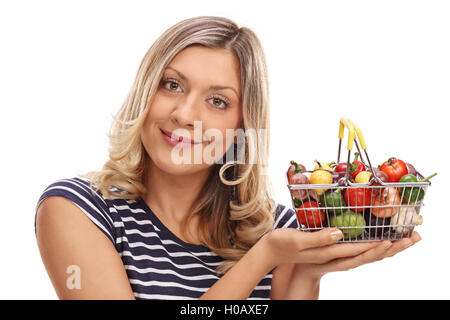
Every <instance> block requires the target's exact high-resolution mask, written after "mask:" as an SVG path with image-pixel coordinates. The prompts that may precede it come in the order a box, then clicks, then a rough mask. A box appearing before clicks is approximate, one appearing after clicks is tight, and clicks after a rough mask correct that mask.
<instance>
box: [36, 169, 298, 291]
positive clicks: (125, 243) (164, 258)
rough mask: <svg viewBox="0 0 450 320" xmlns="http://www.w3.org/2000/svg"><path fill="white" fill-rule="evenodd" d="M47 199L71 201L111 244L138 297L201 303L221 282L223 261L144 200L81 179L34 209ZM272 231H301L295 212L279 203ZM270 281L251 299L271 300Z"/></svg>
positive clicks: (61, 185)
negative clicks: (106, 192)
mask: <svg viewBox="0 0 450 320" xmlns="http://www.w3.org/2000/svg"><path fill="white" fill-rule="evenodd" d="M114 189H115V190H116V191H119V192H122V191H123V190H119V189H117V188H115V187H112V190H114ZM124 192H126V191H124ZM49 196H62V197H65V198H67V199H69V200H71V201H72V202H73V203H75V205H77V206H78V207H79V208H80V209H81V211H82V212H84V213H85V214H86V216H87V217H89V219H90V220H91V221H92V222H93V223H94V224H95V225H96V226H97V227H98V228H99V229H100V230H101V231H102V232H103V233H104V234H105V235H106V236H107V237H108V238H109V239H110V240H111V242H112V243H113V244H114V246H115V248H116V250H117V252H118V254H119V255H120V257H121V259H122V262H123V265H124V267H125V269H126V272H127V275H128V279H129V281H130V285H131V288H132V290H133V293H134V296H135V298H136V299H198V298H199V297H200V296H201V295H202V294H203V293H204V292H206V291H207V290H208V289H209V288H210V287H211V286H212V285H213V284H214V283H215V282H216V281H217V280H218V279H219V278H220V275H218V274H216V272H215V268H216V267H217V266H218V265H219V264H221V263H222V262H224V261H225V260H224V259H223V258H222V257H220V256H218V255H217V254H215V253H214V252H212V251H211V250H210V249H209V248H207V247H205V246H202V245H194V244H191V243H187V242H184V241H182V240H181V239H179V238H178V237H177V236H175V235H174V234H173V233H172V232H171V231H170V230H169V229H167V228H166V227H165V226H164V225H163V224H162V222H161V221H160V220H159V219H158V218H157V217H156V215H155V214H154V213H153V212H152V210H151V209H150V208H149V207H148V205H147V204H146V203H145V201H144V200H143V199H142V198H141V197H139V198H138V199H136V200H129V199H121V198H117V197H113V199H111V200H109V199H106V198H104V197H103V196H102V194H101V192H100V191H97V194H93V193H92V192H91V190H90V189H89V181H88V180H86V179H84V178H79V177H74V178H69V179H61V180H58V181H56V182H53V183H52V184H50V185H49V186H48V187H47V188H46V189H45V190H44V192H43V194H42V195H41V196H40V198H39V201H38V204H37V206H36V210H37V208H38V206H39V204H40V203H41V202H42V201H43V200H44V199H45V198H47V197H49ZM35 227H36V221H35ZM273 228H298V220H297V217H296V214H295V212H294V211H293V210H292V209H290V208H288V207H286V206H283V205H281V204H277V207H276V212H275V223H274V227H273ZM35 231H36V229H35ZM271 282H272V271H271V272H269V273H268V274H267V275H266V276H264V277H263V278H262V280H261V281H260V282H259V283H258V285H257V286H256V287H255V289H254V290H253V292H252V293H251V294H250V296H249V299H270V289H271Z"/></svg>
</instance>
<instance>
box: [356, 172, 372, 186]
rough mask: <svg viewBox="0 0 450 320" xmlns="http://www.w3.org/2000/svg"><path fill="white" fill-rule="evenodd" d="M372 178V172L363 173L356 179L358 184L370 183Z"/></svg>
mask: <svg viewBox="0 0 450 320" xmlns="http://www.w3.org/2000/svg"><path fill="white" fill-rule="evenodd" d="M371 177H372V172H370V171H361V172H360V173H358V174H357V175H356V177H355V182H356V183H368V182H369V181H370V178H371Z"/></svg>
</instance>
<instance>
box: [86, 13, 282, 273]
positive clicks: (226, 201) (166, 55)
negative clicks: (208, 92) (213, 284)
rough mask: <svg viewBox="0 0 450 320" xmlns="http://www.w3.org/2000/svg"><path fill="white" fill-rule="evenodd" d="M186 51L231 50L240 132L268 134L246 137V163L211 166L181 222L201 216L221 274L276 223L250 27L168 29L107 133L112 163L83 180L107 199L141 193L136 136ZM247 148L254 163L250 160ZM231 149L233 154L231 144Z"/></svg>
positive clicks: (198, 23) (261, 70)
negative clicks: (235, 70)
mask: <svg viewBox="0 0 450 320" xmlns="http://www.w3.org/2000/svg"><path fill="white" fill-rule="evenodd" d="M190 45H202V46H205V47H208V48H220V49H228V50H230V51H232V52H233V53H234V54H235V55H236V57H237V59H238V60H239V65H240V76H241V89H242V97H241V103H242V107H243V108H242V109H243V129H244V130H246V129H247V128H253V129H255V130H257V131H258V130H261V129H263V130H265V133H266V139H265V140H264V141H261V140H260V139H255V136H252V135H248V136H247V139H245V140H246V142H245V149H244V150H245V163H242V162H237V161H229V162H226V163H224V164H223V165H219V164H218V163H215V164H214V165H213V166H212V168H211V171H210V176H209V178H208V180H207V182H206V183H205V185H204V186H203V188H202V190H201V192H200V196H199V197H198V198H197V199H196V201H195V202H194V205H193V207H192V210H191V213H190V216H189V217H186V219H185V220H184V223H183V230H185V229H186V225H187V221H188V220H189V218H190V217H192V216H193V215H198V217H199V230H198V231H199V232H198V235H199V237H200V240H201V242H202V244H204V245H205V246H207V247H208V248H210V249H211V250H212V251H213V252H215V253H217V254H218V255H220V256H222V257H223V258H224V259H226V260H227V261H225V262H224V263H222V264H221V265H219V266H218V267H217V271H218V272H220V273H223V272H226V271H228V270H229V269H230V268H231V267H232V266H233V265H234V264H235V263H236V262H237V261H238V260H239V259H240V258H241V257H242V256H244V255H245V253H246V252H247V251H248V250H249V249H250V248H251V247H252V246H253V245H254V244H255V243H256V242H257V241H258V240H259V239H260V238H261V237H262V236H263V235H264V234H265V233H267V232H268V231H270V230H271V229H272V228H273V223H274V216H273V214H274V210H275V201H273V192H272V187H271V184H270V182H269V179H268V176H267V173H266V172H265V171H264V170H265V168H264V165H265V164H267V159H268V155H269V137H270V135H269V133H270V132H269V87H268V79H267V68H266V62H265V56H264V52H263V49H262V47H261V44H260V42H259V40H258V38H257V37H256V35H255V34H254V33H253V32H252V31H251V30H250V29H248V28H246V27H241V28H239V27H238V26H237V25H236V24H235V23H234V22H233V21H231V20H229V19H227V18H223V17H212V16H201V17H194V18H190V19H186V20H183V21H181V22H179V23H177V24H175V25H174V26H172V27H170V28H169V29H167V30H166V31H165V32H164V33H163V34H162V35H161V36H160V37H159V38H158V39H157V40H156V41H155V42H154V43H153V45H152V46H151V47H150V49H149V50H148V51H147V53H146V54H145V56H144V58H143V60H142V62H141V64H140V66H139V69H138V72H137V75H136V78H135V80H134V83H133V85H132V87H131V90H130V92H129V94H128V96H127V98H126V100H125V102H124V103H123V105H122V107H121V108H120V110H119V111H118V113H117V114H116V115H115V117H114V119H113V122H112V125H111V128H110V131H109V134H108V136H109V139H110V149H109V160H108V161H107V162H106V163H105V164H104V166H103V168H102V169H101V170H100V171H94V172H89V173H87V174H84V175H80V176H83V177H86V178H88V179H89V180H90V185H91V189H92V190H94V189H93V186H94V184H95V186H96V188H97V189H98V190H100V191H101V193H102V194H103V195H104V196H105V197H106V198H108V199H110V198H111V196H115V197H120V198H126V199H136V198H138V197H141V196H143V195H145V194H146V192H147V190H146V187H145V183H144V181H145V172H146V164H147V163H148V160H149V158H148V155H147V153H146V151H145V149H144V146H143V144H142V142H141V140H140V134H139V133H140V130H141V128H142V125H143V122H144V120H145V117H146V115H147V112H148V109H149V107H150V105H151V103H152V98H153V96H154V94H155V92H156V90H157V89H158V86H159V83H160V81H161V77H162V75H163V72H164V70H165V68H166V66H167V65H168V64H169V63H170V61H171V60H172V59H173V58H174V57H175V56H176V55H177V54H178V53H179V52H180V51H182V50H183V49H185V48H186V47H188V46H190ZM232 146H233V145H232ZM252 147H253V148H254V150H255V152H256V157H257V161H256V163H255V161H253V162H251V161H250V152H249V151H250V150H251V149H250V148H252ZM230 149H231V148H230ZM230 149H229V150H230ZM234 151H235V152H234V154H236V145H234ZM227 152H228V151H227ZM225 157H226V154H225V155H224V159H225ZM229 168H231V169H232V170H229ZM112 187H116V188H119V189H121V190H124V192H120V190H119V192H117V191H115V190H116V189H115V188H112ZM211 195H214V196H213V197H212V196H211Z"/></svg>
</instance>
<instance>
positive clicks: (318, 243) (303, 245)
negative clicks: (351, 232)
mask: <svg viewBox="0 0 450 320" xmlns="http://www.w3.org/2000/svg"><path fill="white" fill-rule="evenodd" d="M342 237H343V233H342V231H341V230H339V229H337V228H327V229H322V230H320V231H316V232H301V233H298V239H296V241H297V249H298V251H301V250H305V249H309V248H317V247H323V246H327V245H330V244H335V243H336V242H337V241H339V240H341V239H342Z"/></svg>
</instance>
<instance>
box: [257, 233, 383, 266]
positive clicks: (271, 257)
mask: <svg viewBox="0 0 450 320" xmlns="http://www.w3.org/2000/svg"><path fill="white" fill-rule="evenodd" d="M342 236H343V234H342V232H341V231H340V230H339V229H337V228H326V229H322V230H320V231H316V232H303V231H300V230H296V229H292V228H280V229H275V230H272V231H271V232H269V233H268V234H266V235H265V236H264V237H263V239H261V240H263V243H264V245H265V252H266V255H265V256H266V263H267V264H268V265H269V266H270V267H271V268H274V267H277V266H279V265H283V264H290V263H302V264H325V263H327V262H330V261H332V260H335V259H339V258H346V257H354V256H357V255H359V254H361V253H363V252H365V251H367V250H369V249H372V248H374V247H376V246H377V245H378V243H374V242H360V243H352V244H351V245H350V244H336V242H337V241H339V240H340V239H342Z"/></svg>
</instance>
